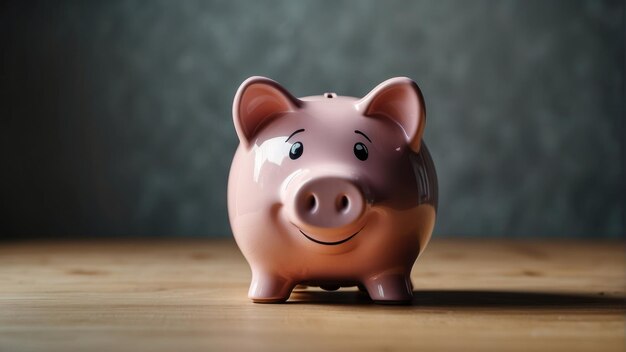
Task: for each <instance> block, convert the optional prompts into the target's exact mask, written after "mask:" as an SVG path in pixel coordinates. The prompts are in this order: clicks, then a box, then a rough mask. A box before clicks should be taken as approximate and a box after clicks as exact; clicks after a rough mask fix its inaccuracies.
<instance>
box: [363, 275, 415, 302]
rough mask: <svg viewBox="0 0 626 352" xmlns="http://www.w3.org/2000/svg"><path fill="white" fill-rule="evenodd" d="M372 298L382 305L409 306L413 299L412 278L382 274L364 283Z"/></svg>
mask: <svg viewBox="0 0 626 352" xmlns="http://www.w3.org/2000/svg"><path fill="white" fill-rule="evenodd" d="M363 285H364V286H365V288H366V289H367V293H368V294H369V295H370V298H371V299H372V300H373V301H374V302H376V303H381V304H407V303H411V300H412V299H413V285H412V284H411V278H410V277H409V276H408V275H404V274H381V275H377V276H374V277H371V278H369V279H367V280H366V281H365V282H363Z"/></svg>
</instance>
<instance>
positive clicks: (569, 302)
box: [287, 290, 626, 313]
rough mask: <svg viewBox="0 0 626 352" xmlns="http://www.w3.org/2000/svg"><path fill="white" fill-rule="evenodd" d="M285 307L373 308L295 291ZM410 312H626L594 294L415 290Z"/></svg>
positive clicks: (362, 300)
mask: <svg viewBox="0 0 626 352" xmlns="http://www.w3.org/2000/svg"><path fill="white" fill-rule="evenodd" d="M287 303H288V304H333V305H337V304H339V305H374V304H375V302H373V301H372V300H370V298H369V296H368V295H367V294H366V293H364V292H360V291H353V290H352V291H335V292H325V291H312V290H295V291H294V292H293V293H292V295H291V297H290V298H289V300H288V301H287ZM404 307H405V308H410V309H424V308H459V309H465V308H481V309H525V310H527V309H543V310H550V309H566V310H584V309H593V310H603V311H604V310H611V311H614V312H615V313H626V297H616V296H608V295H605V293H603V292H600V293H598V294H596V295H591V294H576V293H558V292H524V291H495V290H493V291H488V290H415V291H413V300H412V301H411V302H409V303H408V304H406V305H404Z"/></svg>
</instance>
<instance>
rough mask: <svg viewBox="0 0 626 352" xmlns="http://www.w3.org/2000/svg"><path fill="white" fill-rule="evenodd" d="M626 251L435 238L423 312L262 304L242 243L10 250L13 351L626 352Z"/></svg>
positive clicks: (343, 303) (2, 246) (299, 302)
mask: <svg viewBox="0 0 626 352" xmlns="http://www.w3.org/2000/svg"><path fill="white" fill-rule="evenodd" d="M625 264H626V263H625V256H624V242H618V241H613V242H584V241H511V240H469V239H463V240H459V239H443V240H441V239H435V240H433V241H432V242H431V244H430V246H429V248H428V249H427V251H426V252H425V253H424V255H423V256H422V257H421V258H420V259H419V260H418V262H417V264H416V266H415V269H414V271H413V281H414V284H415V300H414V302H413V305H411V306H382V305H375V304H372V303H371V302H370V301H369V299H368V298H367V297H366V296H364V295H363V294H361V293H359V292H357V291H356V290H352V289H350V290H349V289H345V290H340V291H337V292H323V291H319V290H316V289H308V290H306V291H301V292H295V293H294V294H293V295H292V296H291V298H290V300H289V301H288V302H287V303H285V304H279V305H267V304H253V303H251V302H250V301H249V300H248V299H247V297H246V294H247V289H248V284H249V279H250V271H249V269H248V266H247V264H246V262H245V260H244V258H243V257H242V256H241V254H240V253H239V251H238V249H237V248H236V246H235V244H234V242H233V241H231V240H220V241H210V240H157V241H154V240H133V241H127V240H125V241H75V242H68V241H61V242H18V243H6V242H5V243H0V285H1V286H0V351H7V352H9V351H10V352H19V351H64V352H65V351H73V350H82V351H90V352H91V351H181V352H182V351H239V350H244V351H246V350H267V351H278V350H285V351H295V350H304V351H327V350H341V351H354V350H377V351H390V350H441V351H469V350H495V351H503V350H519V351H527V350H537V349H538V350H549V351H578V350H580V351H589V350H591V351H624V350H625V348H626V346H625V340H624V334H625V313H626V307H625V304H624V303H625V301H624V297H625V285H626V272H625V271H626V265H625Z"/></svg>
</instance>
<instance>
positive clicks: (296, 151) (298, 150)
mask: <svg viewBox="0 0 626 352" xmlns="http://www.w3.org/2000/svg"><path fill="white" fill-rule="evenodd" d="M302 152H304V146H303V145H302V143H300V142H296V143H294V144H292V145H291V150H290V151H289V157H290V158H291V160H296V159H298V158H299V157H301V156H302Z"/></svg>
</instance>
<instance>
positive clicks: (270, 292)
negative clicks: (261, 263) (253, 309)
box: [248, 272, 294, 303]
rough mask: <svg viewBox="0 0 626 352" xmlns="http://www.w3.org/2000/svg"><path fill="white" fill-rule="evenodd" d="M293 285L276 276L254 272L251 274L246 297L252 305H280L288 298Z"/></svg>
mask: <svg viewBox="0 0 626 352" xmlns="http://www.w3.org/2000/svg"><path fill="white" fill-rule="evenodd" d="M293 288H294V283H293V282H291V281H289V280H287V279H285V278H283V277H281V276H278V275H276V274H272V273H266V272H256V273H253V274H252V283H251V284H250V290H249V291H248V297H249V298H250V299H251V300H252V301H253V302H254V303H280V302H284V301H286V300H287V298H289V295H290V294H291V291H292V290H293Z"/></svg>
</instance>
